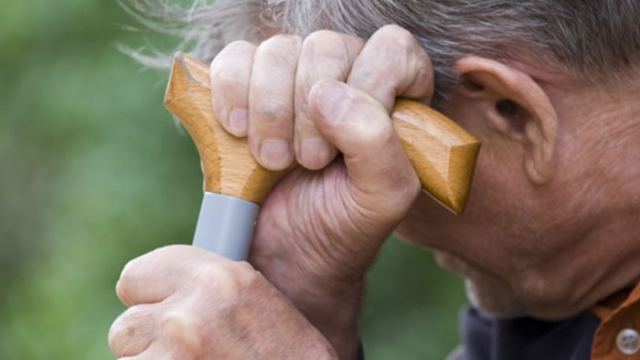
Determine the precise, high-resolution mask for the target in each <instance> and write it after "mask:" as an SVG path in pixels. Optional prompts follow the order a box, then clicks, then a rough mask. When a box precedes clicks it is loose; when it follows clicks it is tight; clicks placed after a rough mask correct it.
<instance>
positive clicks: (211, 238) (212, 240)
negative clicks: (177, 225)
mask: <svg viewBox="0 0 640 360" xmlns="http://www.w3.org/2000/svg"><path fill="white" fill-rule="evenodd" d="M258 210H260V206H258V205H257V204H255V203H252V202H250V201H246V200H242V199H238V198H235V197H231V196H227V195H222V194H214V193H210V192H205V193H204V198H203V199H202V207H201V208H200V216H199V217H198V224H197V225H196V233H195V235H194V236H193V246H196V247H199V248H203V249H206V250H209V251H212V252H215V253H217V254H220V255H222V256H225V257H227V258H229V259H231V260H236V261H242V260H246V259H247V256H248V255H249V248H250V247H251V238H252V237H253V228H254V227H255V223H256V218H257V216H258Z"/></svg>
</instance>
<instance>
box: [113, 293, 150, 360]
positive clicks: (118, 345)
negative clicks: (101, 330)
mask: <svg viewBox="0 0 640 360" xmlns="http://www.w3.org/2000/svg"><path fill="white" fill-rule="evenodd" d="M155 307H157V305H138V306H133V307H130V308H129V309H127V311H125V312H124V313H123V314H122V315H120V317H118V319H116V321H115V322H114V323H113V325H111V329H110V330H109V348H111V351H112V352H113V354H114V355H116V356H117V357H122V356H132V355H136V354H139V353H141V352H143V351H144V350H145V349H147V348H148V347H149V345H150V344H151V342H152V341H153V339H154V336H155V335H154V332H155V318H154V312H153V308H155Z"/></svg>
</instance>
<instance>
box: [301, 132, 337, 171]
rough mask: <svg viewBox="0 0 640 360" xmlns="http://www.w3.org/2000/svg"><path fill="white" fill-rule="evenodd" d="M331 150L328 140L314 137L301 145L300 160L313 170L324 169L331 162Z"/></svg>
mask: <svg viewBox="0 0 640 360" xmlns="http://www.w3.org/2000/svg"><path fill="white" fill-rule="evenodd" d="M330 156H331V149H330V148H329V144H328V143H327V141H326V140H324V139H322V138H319V137H312V138H307V139H304V140H302V142H301V143H300V160H301V163H302V165H304V166H305V167H306V168H308V169H311V170H318V169H321V168H323V167H324V166H326V165H327V163H328V162H329V160H330V159H329V157H330Z"/></svg>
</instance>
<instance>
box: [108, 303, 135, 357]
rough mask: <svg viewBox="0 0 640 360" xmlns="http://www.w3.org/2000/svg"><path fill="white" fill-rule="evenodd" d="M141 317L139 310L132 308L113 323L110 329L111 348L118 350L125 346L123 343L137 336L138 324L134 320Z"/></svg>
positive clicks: (109, 341)
mask: <svg viewBox="0 0 640 360" xmlns="http://www.w3.org/2000/svg"><path fill="white" fill-rule="evenodd" d="M140 315H141V314H140V313H139V310H137V309H136V307H132V308H130V309H129V310H127V311H125V312H124V313H123V314H122V315H120V316H119V317H118V318H117V319H116V320H115V321H114V322H113V324H112V325H111V327H110V328H109V336H108V343H109V348H111V349H113V350H116V349H118V348H120V347H121V346H122V345H123V342H125V341H126V340H127V339H131V338H132V337H134V336H135V335H136V332H137V331H138V329H137V327H136V325H135V324H136V322H134V321H133V320H134V319H135V318H136V317H138V316H140Z"/></svg>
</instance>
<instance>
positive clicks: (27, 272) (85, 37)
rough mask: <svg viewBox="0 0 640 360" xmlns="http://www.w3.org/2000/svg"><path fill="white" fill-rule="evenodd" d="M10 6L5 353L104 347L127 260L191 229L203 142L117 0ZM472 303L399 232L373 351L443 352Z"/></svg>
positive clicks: (1, 203)
mask: <svg viewBox="0 0 640 360" xmlns="http://www.w3.org/2000/svg"><path fill="white" fill-rule="evenodd" d="M0 13H1V14H2V21H0V95H1V96H0V165H1V167H0V168H1V169H2V170H0V248H1V249H2V251H0V287H1V288H2V290H3V291H2V293H1V294H2V295H0V318H1V319H2V321H1V322H0V359H109V358H112V356H111V355H110V352H109V350H108V348H107V344H106V337H107V331H108V329H109V326H110V324H111V322H112V321H113V319H115V317H116V316H117V315H118V314H119V313H120V312H121V311H123V309H124V308H123V306H122V305H121V304H120V303H119V302H118V300H117V299H116V297H115V294H114V291H113V287H114V284H115V281H116V279H117V277H118V275H119V273H120V269H121V268H122V266H123V265H124V264H125V263H126V262H127V260H129V259H131V258H134V257H136V256H138V255H140V254H142V253H144V252H146V251H148V250H151V249H153V248H155V247H158V246H161V245H165V244H171V243H188V242H189V241H190V240H191V236H192V233H193V225H194V223H195V219H196V215H197V211H198V207H199V203H200V198H201V177H200V173H199V165H198V159H197V154H196V152H195V149H194V148H193V145H192V143H191V140H190V139H189V138H188V136H186V135H185V133H184V131H182V130H181V129H179V128H178V127H177V126H176V125H175V124H174V122H173V120H172V119H171V117H170V116H169V115H168V114H167V113H166V111H165V110H164V109H163V108H162V96H163V90H164V84H165V81H166V74H162V73H157V72H154V71H141V70H143V69H142V67H141V66H140V65H137V64H135V63H134V62H133V61H132V60H130V59H128V58H127V57H126V56H124V55H122V54H121V53H119V52H118V51H117V50H116V49H115V46H114V44H116V43H118V42H119V43H125V44H131V45H136V44H143V43H145V39H146V38H148V37H152V36H153V35H152V34H148V33H145V32H141V31H139V32H135V31H128V30H124V26H122V25H120V24H127V25H135V22H134V20H133V19H131V18H130V17H128V16H127V15H126V13H125V12H124V11H123V10H122V9H120V8H119V7H118V5H117V4H116V2H114V1H99V0H58V1H55V2H51V1H44V0H30V1H21V0H0ZM154 43H157V41H156V40H155V39H154ZM160 43H161V44H162V43H165V44H166V42H164V41H161V42H160ZM462 303H463V292H462V286H461V284H460V281H459V280H457V279H453V278H451V276H450V275H447V274H444V273H443V272H442V271H440V270H438V269H437V268H436V267H435V265H434V264H433V261H432V258H431V256H430V255H429V254H428V253H425V252H422V251H419V250H416V249H414V248H411V247H409V246H407V245H404V244H400V243H398V242H396V241H391V242H390V243H389V244H388V245H387V246H386V247H385V250H384V251H383V254H382V256H381V258H380V260H379V262H378V264H377V265H376V268H375V269H374V270H373V271H372V273H371V276H370V288H369V295H368V300H367V306H366V310H365V314H364V320H363V326H364V336H363V338H364V343H365V348H366V352H367V355H368V358H369V359H441V358H443V357H444V356H445V354H446V353H447V352H448V351H449V350H450V349H451V348H452V347H453V346H454V345H455V343H456V342H457V332H456V328H457V311H458V310H459V309H460V307H461V305H462Z"/></svg>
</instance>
